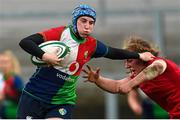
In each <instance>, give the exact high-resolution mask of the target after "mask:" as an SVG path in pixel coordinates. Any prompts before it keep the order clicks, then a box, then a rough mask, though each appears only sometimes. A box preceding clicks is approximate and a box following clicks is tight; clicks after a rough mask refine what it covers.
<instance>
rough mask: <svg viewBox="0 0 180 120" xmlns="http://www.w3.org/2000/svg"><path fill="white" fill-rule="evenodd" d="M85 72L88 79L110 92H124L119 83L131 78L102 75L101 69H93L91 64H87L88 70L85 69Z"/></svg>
mask: <svg viewBox="0 0 180 120" xmlns="http://www.w3.org/2000/svg"><path fill="white" fill-rule="evenodd" d="M83 72H84V73H85V74H86V75H84V76H82V77H83V78H85V79H86V81H89V82H92V83H95V84H96V85H97V86H98V87H100V88H101V89H103V90H105V91H107V92H110V93H123V92H121V91H120V89H119V85H120V84H123V83H125V82H127V81H128V80H129V79H128V78H124V79H122V80H112V79H109V78H105V77H103V76H100V74H99V72H100V69H99V68H97V69H96V71H95V70H93V69H92V67H91V66H88V65H87V70H85V69H83Z"/></svg>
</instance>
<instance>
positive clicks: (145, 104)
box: [128, 89, 169, 119]
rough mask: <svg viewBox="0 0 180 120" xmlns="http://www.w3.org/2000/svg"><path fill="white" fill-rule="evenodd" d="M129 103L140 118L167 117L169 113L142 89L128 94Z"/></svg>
mask: <svg viewBox="0 0 180 120" xmlns="http://www.w3.org/2000/svg"><path fill="white" fill-rule="evenodd" d="M128 104H129V106H130V108H131V109H132V111H133V112H134V113H135V115H137V116H138V117H139V118H143V119H167V118H169V117H168V113H167V112H166V111H165V110H163V109H162V108H161V107H160V106H159V105H158V104H156V103H155V102H153V101H152V100H151V99H150V98H149V97H147V96H146V95H145V94H144V93H143V92H142V91H141V90H140V89H137V91H135V90H133V91H131V92H129V94H128Z"/></svg>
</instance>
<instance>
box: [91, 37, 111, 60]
mask: <svg viewBox="0 0 180 120" xmlns="http://www.w3.org/2000/svg"><path fill="white" fill-rule="evenodd" d="M107 53H108V47H107V46H106V45H105V44H103V43H102V42H100V41H98V40H97V42H96V50H95V52H94V54H93V56H92V57H94V58H98V57H104V56H105V55H106V54H107Z"/></svg>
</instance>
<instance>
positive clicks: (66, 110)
mask: <svg viewBox="0 0 180 120" xmlns="http://www.w3.org/2000/svg"><path fill="white" fill-rule="evenodd" d="M73 109H74V105H70V104H65V105H58V106H57V107H53V108H51V110H49V112H48V113H47V114H46V117H45V118H63V119H71V117H72V112H73Z"/></svg>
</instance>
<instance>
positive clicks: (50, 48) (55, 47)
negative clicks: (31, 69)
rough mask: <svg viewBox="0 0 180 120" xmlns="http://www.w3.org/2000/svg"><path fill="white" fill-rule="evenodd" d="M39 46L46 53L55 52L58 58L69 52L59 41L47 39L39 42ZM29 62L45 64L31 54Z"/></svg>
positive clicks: (38, 64)
mask: <svg viewBox="0 0 180 120" xmlns="http://www.w3.org/2000/svg"><path fill="white" fill-rule="evenodd" d="M39 48H41V49H42V50H43V51H44V52H47V53H56V54H57V56H58V58H63V57H65V56H66V55H68V54H69V53H70V48H69V47H68V46H67V45H66V44H64V43H63V42H60V41H47V42H44V43H41V44H40V45H39ZM31 62H32V63H33V64H34V65H37V66H42V65H47V64H46V63H45V62H44V61H43V60H41V59H40V58H38V57H36V56H31Z"/></svg>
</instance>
